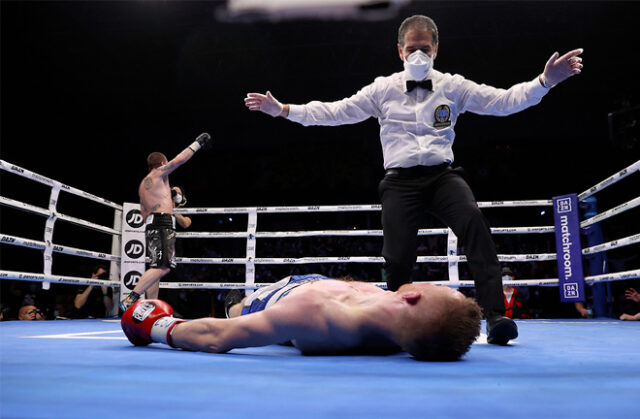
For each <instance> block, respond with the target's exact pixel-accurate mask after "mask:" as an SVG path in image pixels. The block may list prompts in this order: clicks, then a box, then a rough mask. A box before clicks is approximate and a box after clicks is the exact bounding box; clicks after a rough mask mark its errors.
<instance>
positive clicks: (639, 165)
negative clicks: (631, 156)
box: [578, 160, 640, 201]
mask: <svg viewBox="0 0 640 419" xmlns="http://www.w3.org/2000/svg"><path fill="white" fill-rule="evenodd" d="M637 171H640V160H638V161H637V162H635V163H633V164H632V165H630V166H628V167H626V168H624V169H622V170H620V171H619V172H618V173H616V174H614V175H611V176H609V177H608V178H606V179H605V180H603V181H602V182H600V183H598V184H597V185H595V186H592V187H591V188H589V189H587V190H586V191H584V192H582V193H581V194H580V195H578V199H579V200H580V201H584V200H585V199H587V198H589V197H590V196H591V195H593V194H595V193H596V192H599V191H601V190H603V189H604V188H606V187H608V186H611V185H613V184H614V183H616V182H618V181H620V180H622V179H624V178H625V177H627V176H629V175H630V174H632V173H634V172H637Z"/></svg>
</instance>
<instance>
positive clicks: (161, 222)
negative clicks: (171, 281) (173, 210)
mask: <svg viewBox="0 0 640 419" xmlns="http://www.w3.org/2000/svg"><path fill="white" fill-rule="evenodd" d="M145 238H146V240H147V257H149V258H150V259H151V262H149V267H150V268H167V267H169V268H172V269H173V268H175V267H176V217H174V216H173V214H166V213H155V212H154V213H151V214H149V216H148V217H147V221H146V226H145Z"/></svg>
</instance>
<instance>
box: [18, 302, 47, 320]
mask: <svg viewBox="0 0 640 419" xmlns="http://www.w3.org/2000/svg"><path fill="white" fill-rule="evenodd" d="M18 320H44V314H43V313H42V311H40V309H39V308H37V307H36V306H34V305H24V306H22V307H20V310H19V311H18Z"/></svg>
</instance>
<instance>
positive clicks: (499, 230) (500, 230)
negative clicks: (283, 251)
mask: <svg viewBox="0 0 640 419" xmlns="http://www.w3.org/2000/svg"><path fill="white" fill-rule="evenodd" d="M447 232H448V229H447V228H425V229H420V230H418V236H435V235H445V234H447ZM553 232H554V227H553V226H541V227H494V228H491V233H492V234H533V233H553ZM327 236H380V237H382V230H316V231H262V232H256V233H255V235H254V236H253V237H255V238H258V239H273V238H294V237H327ZM176 237H177V238H182V239H195V238H197V239H203V238H207V239H222V238H247V237H252V236H251V233H247V232H245V231H235V232H206V231H193V232H178V233H176Z"/></svg>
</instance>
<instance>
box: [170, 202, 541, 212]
mask: <svg viewBox="0 0 640 419" xmlns="http://www.w3.org/2000/svg"><path fill="white" fill-rule="evenodd" d="M552 205H553V201H551V200H550V199H540V200H523V201H491V202H478V207H480V208H501V207H542V206H544V207H550V206H552ZM381 210H382V205H380V204H371V205H369V204H368V205H306V206H305V205H303V206H283V207H233V208H207V207H193V208H176V209H175V210H174V213H176V214H246V213H250V212H253V211H255V212H257V213H262V214H275V213H298V212H349V211H381Z"/></svg>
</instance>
